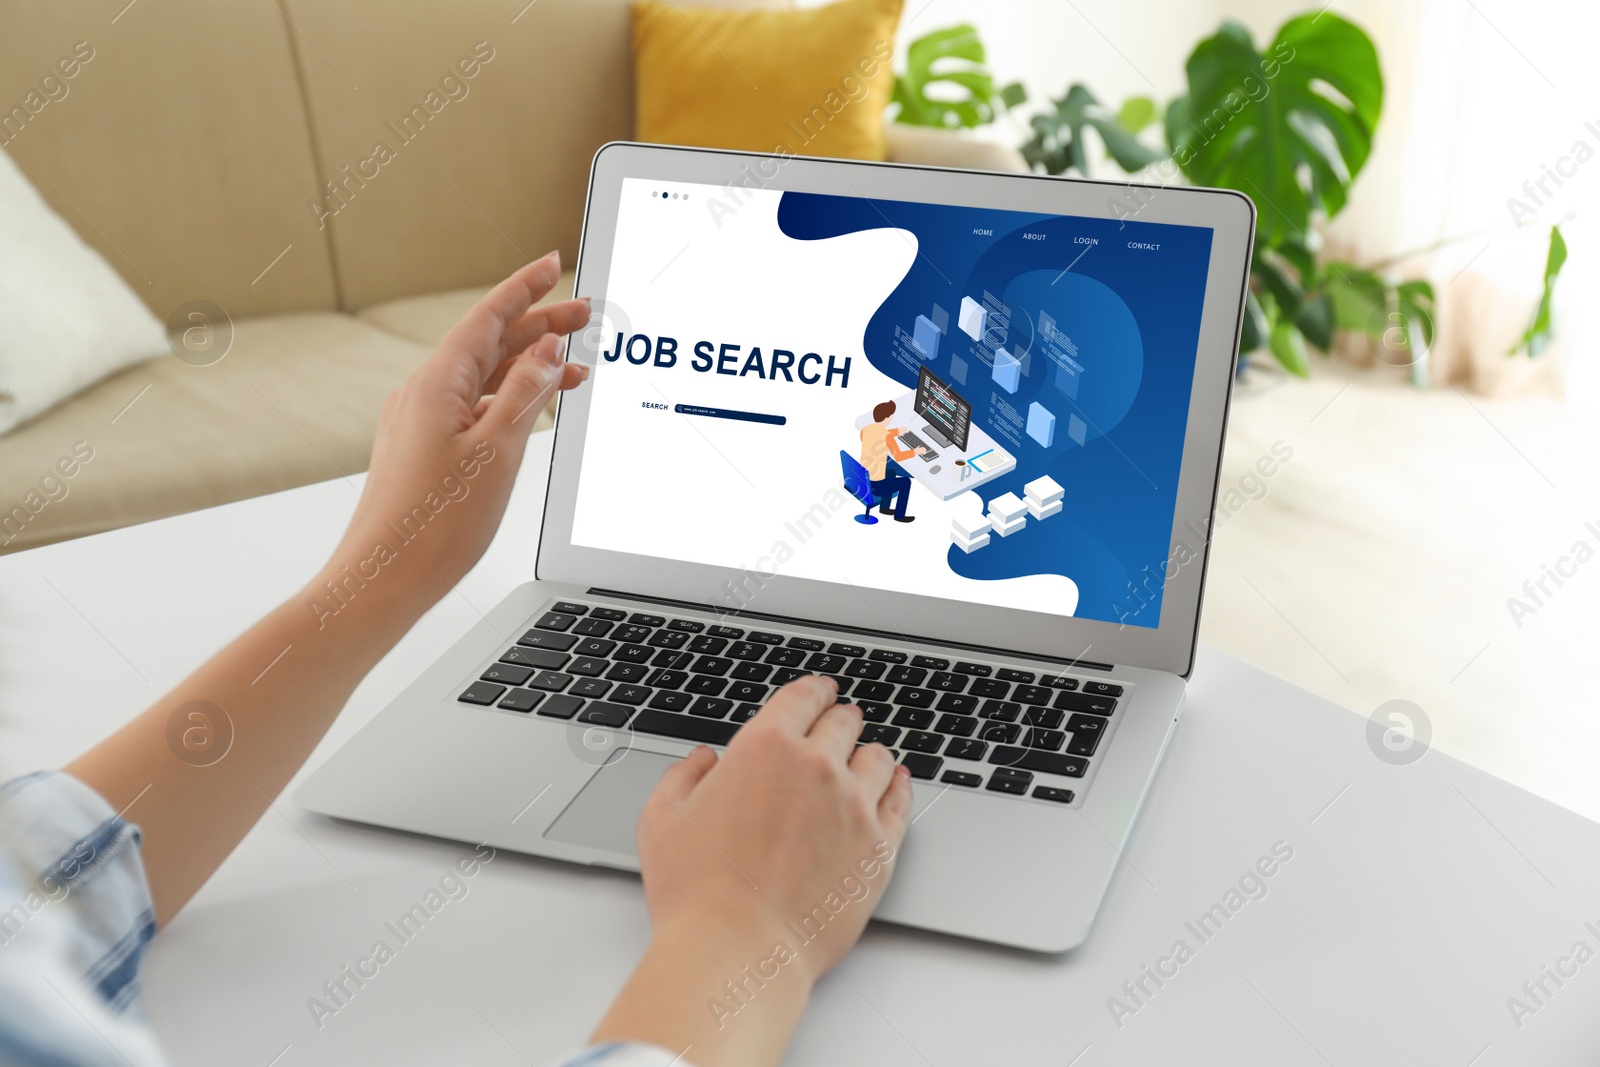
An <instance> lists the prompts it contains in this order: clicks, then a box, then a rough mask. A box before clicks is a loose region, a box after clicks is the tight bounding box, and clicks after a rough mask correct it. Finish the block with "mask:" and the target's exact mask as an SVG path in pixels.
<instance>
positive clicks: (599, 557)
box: [535, 141, 1256, 675]
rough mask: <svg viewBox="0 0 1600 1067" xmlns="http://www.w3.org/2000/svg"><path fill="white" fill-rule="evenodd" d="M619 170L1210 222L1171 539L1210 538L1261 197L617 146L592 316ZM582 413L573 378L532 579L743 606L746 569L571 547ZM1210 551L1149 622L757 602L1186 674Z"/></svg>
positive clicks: (855, 599)
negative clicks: (1256, 200) (1131, 209)
mask: <svg viewBox="0 0 1600 1067" xmlns="http://www.w3.org/2000/svg"><path fill="white" fill-rule="evenodd" d="M624 178H643V179H652V180H658V181H663V182H691V183H699V184H705V185H713V186H734V187H737V186H739V185H741V184H743V185H745V186H747V187H748V186H749V185H751V184H758V185H759V186H760V187H761V188H765V189H772V190H778V191H787V190H796V191H802V192H813V193H826V194H832V195H837V196H859V197H867V198H872V199H881V200H904V201H921V202H925V203H939V204H952V205H959V206H966V207H975V208H989V209H996V210H1009V211H1023V212H1038V213H1043V214H1052V215H1080V216H1100V217H1111V218H1117V217H1118V215H1119V212H1120V213H1121V214H1122V217H1124V218H1126V217H1129V215H1130V214H1132V215H1133V217H1134V218H1135V219H1136V220H1137V221H1141V222H1157V223H1173V224H1177V225H1184V226H1203V227H1207V228H1209V229H1211V230H1212V231H1213V237H1212V244H1211V262H1210V267H1209V271H1208V274H1207V277H1206V290H1205V302H1204V306H1203V309H1202V312H1201V323H1200V335H1199V343H1198V346H1197V353H1196V360H1195V372H1194V381H1193V384H1192V388H1191V393H1190V398H1189V413H1188V422H1187V425H1186V428H1185V433H1184V447H1183V458H1182V465H1181V468H1180V473H1179V479H1178V490H1177V498H1176V506H1175V508H1174V517H1173V542H1172V545H1173V546H1176V544H1177V542H1178V538H1179V537H1180V534H1181V535H1182V536H1183V538H1184V541H1185V543H1186V544H1192V541H1193V540H1194V539H1195V538H1194V536H1193V531H1195V530H1199V531H1201V532H1202V533H1203V532H1205V531H1208V530H1209V529H1210V523H1209V517H1210V515H1211V514H1212V511H1213V509H1214V507H1215V503H1216V495H1217V491H1218V479H1219V475H1220V458H1221V451H1222V444H1223V434H1224V431H1225V430H1226V426H1227V408H1228V400H1229V396H1230V392H1231V387H1232V382H1233V374H1234V367H1235V363H1236V360H1237V354H1238V344H1239V331H1240V328H1241V325H1242V321H1243V314H1244V298H1245V291H1246V288H1247V283H1248V279H1249V269H1250V249H1251V245H1252V241H1253V239H1254V232H1255V214H1256V212H1255V205H1254V204H1253V203H1252V202H1251V201H1250V199H1249V198H1248V197H1246V196H1244V195H1243V194H1242V193H1238V192H1234V191H1233V190H1225V189H1196V188H1192V187H1187V186H1158V185H1140V184H1132V183H1126V182H1106V181H1096V180H1088V179H1077V178H1054V177H1047V176H1043V175H1034V174H999V173H984V172H974V171H962V170H952V169H947V168H941V167H926V166H914V165H907V164H896V163H869V162H857V161H846V160H825V159H812V158H805V157H798V156H772V155H766V154H763V153H753V152H731V151H724V150H716V149H702V148H679V147H668V146H662V145H644V144H635V143H632V142H625V141H618V142H612V143H610V144H607V145H604V146H603V147H601V149H600V150H599V151H598V152H597V153H596V154H595V157H594V161H593V164H592V166H591V169H590V179H589V195H588V201H587V206H586V210H585V213H584V226H583V236H582V240H581V244H580V250H579V256H578V263H577V276H576V281H575V286H574V292H575V295H577V296H580V297H588V298H590V299H591V300H592V301H593V304H594V307H595V309H596V311H595V313H596V315H597V316H598V315H600V314H602V313H604V312H605V311H606V309H607V305H606V304H605V298H606V291H605V288H606V284H607V282H608V280H609V278H610V272H611V256H612V251H613V244H614V240H615V236H616V223H617V208H618V205H619V198H620V194H621V190H622V183H623V179H624ZM1130 206H1134V207H1135V212H1129V211H1128V209H1129V207H1130ZM622 311H624V312H625V309H622ZM600 332H601V331H598V330H588V331H580V332H578V333H574V334H572V335H571V336H570V337H569V338H568V348H567V358H568V359H570V360H574V361H577V362H582V363H584V364H586V365H588V366H589V367H590V368H591V371H592V370H594V369H595V368H596V364H597V363H598V362H599V361H598V352H599V349H600V347H601V346H600V344H599V335H600ZM588 416H589V390H588V389H586V388H582V387H580V388H578V389H576V390H574V391H572V392H569V393H566V394H563V395H562V397H561V401H560V405H559V409H558V413H557V421H556V430H555V443H554V447H553V448H552V450H551V465H550V477H549V484H548V489H547V493H546V497H545V510H544V523H543V526H542V528H541V531H540V538H539V546H538V550H537V557H536V561H535V574H536V576H537V577H539V578H541V579H546V580H552V581H561V582H570V583H575V584H581V585H587V586H591V587H600V588H606V589H612V590H618V591H623V592H629V593H634V594H638V595H642V596H649V597H656V598H661V599H665V600H674V601H679V602H682V603H687V604H697V605H706V606H709V607H711V608H712V609H713V610H719V611H727V612H730V613H732V611H733V609H735V608H737V607H739V606H741V605H743V604H744V603H745V602H746V601H745V599H744V598H742V597H741V596H740V595H739V593H738V592H737V591H738V590H740V589H748V588H749V584H750V580H751V572H750V571H749V570H748V569H745V568H741V567H739V566H736V565H730V566H727V567H719V566H711V565H708V564H702V563H688V562H681V561H677V560H671V561H668V560H665V559H664V558H663V557H659V556H651V555H648V554H646V553H645V552H644V551H641V552H638V553H630V552H617V551H612V550H609V549H599V548H590V547H586V546H580V545H574V544H573V543H572V526H573V511H574V507H575V505H576V502H577V496H578V484H579V481H580V479H581V477H582V472H583V443H584V441H585V439H586V436H587V432H588ZM841 492H842V490H841ZM641 519H642V521H640V522H639V524H638V526H639V529H640V531H641V532H640V537H641V541H642V540H643V539H645V538H648V536H649V535H648V530H649V520H648V517H647V516H646V517H641ZM640 547H641V549H643V548H644V545H643V544H642V543H641V546H640ZM1169 551H1175V548H1169ZM1209 555H1210V538H1209V536H1205V537H1204V538H1203V543H1202V545H1201V547H1200V548H1199V551H1198V557H1199V558H1198V560H1197V561H1191V562H1188V563H1187V564H1185V565H1182V566H1179V567H1177V568H1176V573H1175V574H1174V573H1171V571H1172V568H1171V567H1170V566H1169V567H1168V568H1167V570H1168V572H1169V573H1168V577H1167V580H1166V582H1165V587H1164V592H1163V597H1162V605H1161V613H1160V621H1159V625H1158V626H1156V627H1154V628H1151V627H1141V626H1134V625H1126V626H1124V625H1119V624H1117V623H1114V622H1102V621H1099V620H1093V619H1086V618H1078V617H1068V616H1061V615H1054V614H1049V613H1045V612H1028V611H1021V610H1017V609H1013V608H1002V607H993V606H989V605H982V604H972V603H962V602H957V601H952V600H947V599H944V598H942V597H928V596H919V595H917V594H913V593H899V592H892V591H889V590H881V589H867V588H863V587H860V586H856V585H853V584H850V583H847V582H846V583H841V582H829V581H824V580H821V579H813V578H796V577H789V576H785V575H783V574H778V573H773V574H767V575H759V576H757V577H758V579H759V582H760V592H759V598H758V599H759V602H758V603H753V604H751V607H753V608H756V609H758V610H759V611H760V612H761V613H762V614H765V615H768V616H773V615H776V616H782V617H790V618H796V619H802V620H814V621H817V622H821V623H828V624H833V625H837V626H844V627H849V628H853V629H860V630H866V631H874V632H881V633H887V634H895V635H900V636H903V637H907V638H913V639H914V638H918V637H922V638H928V639H932V640H939V641H949V642H954V643H958V644H964V645H970V646H974V647H979V648H991V649H996V650H998V651H1002V652H1013V653H1021V654H1027V655H1032V656H1039V657H1044V658H1048V659H1057V660H1087V661H1093V662H1102V663H1110V664H1127V665H1130V666H1138V667H1147V668H1151V669H1154V670H1164V671H1169V672H1171V673H1174V674H1180V675H1187V674H1188V673H1189V670H1190V667H1191V665H1192V664H1193V660H1194V649H1195V641H1196V635H1197V633H1198V630H1199V612H1200V605H1201V596H1202V591H1203V589H1204V575H1205V568H1206V565H1207V564H1208V562H1209ZM1170 558H1171V557H1169V559H1170ZM1157 562H1159V561H1157ZM1196 562H1198V564H1199V565H1198V566H1196V565H1195V563H1196ZM663 563H669V564H670V565H668V566H663ZM741 583H742V584H741Z"/></svg>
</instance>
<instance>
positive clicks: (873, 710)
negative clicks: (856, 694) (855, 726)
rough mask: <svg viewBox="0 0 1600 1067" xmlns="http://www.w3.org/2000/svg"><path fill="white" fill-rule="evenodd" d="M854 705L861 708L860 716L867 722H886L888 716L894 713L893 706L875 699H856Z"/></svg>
mask: <svg viewBox="0 0 1600 1067" xmlns="http://www.w3.org/2000/svg"><path fill="white" fill-rule="evenodd" d="M856 707H858V708H860V709H861V717H862V718H863V719H865V720H867V721H868V722H888V721H889V716H890V715H893V714H894V709H893V708H891V707H890V706H889V705H887V704H880V703H878V702H877V701H876V700H860V701H857V702H856Z"/></svg>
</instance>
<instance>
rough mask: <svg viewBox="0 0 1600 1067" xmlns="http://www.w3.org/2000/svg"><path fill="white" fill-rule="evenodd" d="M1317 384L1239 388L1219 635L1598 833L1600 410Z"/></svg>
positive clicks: (1353, 377) (1394, 380)
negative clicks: (1408, 728) (1593, 823)
mask: <svg viewBox="0 0 1600 1067" xmlns="http://www.w3.org/2000/svg"><path fill="white" fill-rule="evenodd" d="M1313 371H1314V374H1313V377H1312V379H1311V380H1310V381H1298V380H1295V379H1289V378H1286V377H1284V376H1282V375H1279V374H1268V373H1264V372H1257V374H1256V376H1255V377H1254V378H1252V379H1249V380H1248V381H1247V382H1246V383H1242V384H1241V388H1240V389H1239V390H1238V392H1237V393H1236V399H1235V403H1234V408H1233V414H1232V416H1231V423H1230V426H1229V435H1228V444H1227V450H1226V454H1225V459H1224V464H1223V490H1224V492H1223V496H1222V501H1223V505H1224V510H1223V512H1222V513H1221V514H1219V520H1218V526H1217V530H1216V534H1215V537H1214V549H1215V551H1214V554H1213V561H1212V569H1211V572H1210V579H1209V582H1208V585H1207V590H1206V604H1205V609H1204V615H1203V618H1202V625H1201V636H1202V639H1203V640H1206V641H1209V642H1210V643H1212V644H1214V645H1217V646H1220V647H1221V648H1223V649H1226V650H1227V651H1229V652H1232V653H1234V654H1236V655H1238V656H1240V657H1242V658H1244V659H1247V660H1249V661H1250V662H1253V663H1255V664H1258V665H1259V666H1262V667H1264V668H1266V669H1267V670H1270V671H1272V672H1274V673H1276V674H1279V675H1281V676H1283V677H1285V678H1288V679H1289V680H1291V681H1293V682H1295V683H1296V684H1298V685H1301V686H1303V687H1305V688H1307V689H1310V690H1313V691H1315V692H1317V693H1320V694H1323V695H1325V696H1327V697H1329V698H1331V699H1333V700H1336V701H1338V702H1339V703H1342V704H1344V705H1346V706H1347V707H1351V708H1354V709H1356V710H1358V711H1360V712H1362V713H1371V712H1373V711H1374V710H1376V709H1377V708H1379V706H1380V705H1383V704H1385V703H1386V702H1388V701H1392V700H1406V701H1410V702H1411V703H1412V704H1414V705H1415V706H1416V707H1417V708H1418V709H1420V714H1417V713H1415V712H1412V713H1410V717H1411V718H1413V719H1416V720H1418V721H1419V729H1418V733H1419V735H1424V736H1425V733H1426V732H1427V731H1431V734H1432V739H1433V741H1432V743H1433V744H1434V746H1435V747H1437V748H1438V749H1440V750H1441V751H1444V752H1448V753H1450V754H1452V755H1455V756H1458V757H1460V758H1462V759H1465V760H1467V761H1469V762H1471V763H1473V764H1475V765H1477V766H1479V767H1482V768H1484V769H1485V770H1488V771H1489V772H1491V773H1493V774H1495V775H1498V776H1500V777H1502V778H1505V779H1508V780H1510V781H1512V782H1515V783H1517V784H1519V785H1521V786H1523V787H1525V788H1527V789H1530V790H1533V791H1535V792H1538V793H1540V794H1541V795H1543V796H1545V797H1548V798H1549V799H1551V800H1554V801H1556V802H1557V803H1559V804H1562V805H1564V806H1566V807H1569V808H1572V809H1573V810H1576V811H1578V812H1581V813H1583V814H1585V815H1587V816H1588V817H1590V818H1594V819H1600V775H1597V774H1596V773H1595V766H1596V760H1597V757H1600V714H1597V712H1600V697H1597V696H1596V687H1595V684H1594V678H1593V674H1594V666H1595V664H1594V661H1595V658H1596V654H1597V652H1600V415H1596V414H1595V413H1593V412H1588V411H1584V410H1581V409H1579V408H1576V407H1574V406H1572V405H1568V404H1566V403H1564V402H1563V401H1561V400H1559V399H1557V398H1554V397H1551V396H1537V397H1527V398H1523V399H1514V400H1500V401H1490V400H1486V399H1484V398H1482V397H1477V396H1472V395H1470V394H1466V393H1463V392H1461V391H1458V390H1457V389H1455V388H1452V387H1448V386H1447V387H1444V388H1440V389H1435V390H1433V391H1428V392H1422V391H1418V390H1416V389H1413V388H1412V387H1410V386H1408V385H1406V384H1405V383H1404V382H1403V381H1401V380H1400V379H1399V378H1398V377H1397V376H1393V372H1392V371H1390V370H1389V369H1388V368H1382V367H1380V368H1377V370H1376V371H1365V370H1358V369H1355V368H1347V367H1344V366H1341V365H1339V364H1335V363H1330V362H1327V361H1323V362H1321V363H1319V365H1318V366H1316V367H1314V368H1313ZM1274 446H1276V447H1277V451H1278V453H1279V454H1280V455H1281V454H1283V453H1284V452H1285V451H1287V452H1288V454H1289V458H1288V459H1287V460H1284V461H1283V462H1281V463H1277V464H1276V465H1275V464H1273V463H1271V462H1268V463H1266V464H1264V467H1263V469H1267V470H1272V471H1273V473H1272V474H1271V476H1270V477H1261V476H1260V475H1259V472H1256V474H1255V476H1254V477H1252V468H1253V465H1254V464H1256V462H1257V461H1258V460H1259V459H1260V458H1261V457H1263V456H1272V455H1273V450H1274ZM1241 479H1244V481H1243V483H1242V484H1241ZM1229 487H1233V488H1235V489H1237V490H1238V492H1237V494H1236V495H1235V496H1233V497H1231V498H1230V497H1229V496H1228V495H1227V492H1226V490H1227V489H1228V488H1229ZM1230 502H1231V504H1232V505H1233V508H1232V510H1231V511H1230V510H1228V507H1227V506H1228V504H1229V503H1230ZM1586 524H1592V525H1586ZM1580 542H1581V544H1580ZM1547 568H1548V569H1547ZM1562 572H1564V573H1565V576H1563V573H1562ZM1541 579H1542V582H1543V588H1542V589H1541V588H1540V582H1541ZM1525 582H1527V583H1529V586H1528V587H1527V588H1525V586H1524V583H1525ZM1513 598H1515V602H1513ZM1518 604H1520V605H1522V606H1520V607H1519V606H1518ZM1386 710H1388V709H1386ZM1390 721H1394V720H1390ZM1394 740H1395V741H1396V742H1398V741H1399V740H1400V739H1399V738H1395V739H1394Z"/></svg>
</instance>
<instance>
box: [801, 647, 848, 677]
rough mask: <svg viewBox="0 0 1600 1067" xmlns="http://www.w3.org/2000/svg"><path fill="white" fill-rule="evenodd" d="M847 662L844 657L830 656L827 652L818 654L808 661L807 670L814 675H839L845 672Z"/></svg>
mask: <svg viewBox="0 0 1600 1067" xmlns="http://www.w3.org/2000/svg"><path fill="white" fill-rule="evenodd" d="M847 662H848V661H847V660H846V659H845V658H844V657H843V656H830V655H829V654H828V653H826V652H818V653H817V654H816V655H814V656H812V657H811V658H810V659H808V660H806V670H808V671H811V672H812V673H813V674H838V673H839V672H840V671H842V670H844V665H845V663H847Z"/></svg>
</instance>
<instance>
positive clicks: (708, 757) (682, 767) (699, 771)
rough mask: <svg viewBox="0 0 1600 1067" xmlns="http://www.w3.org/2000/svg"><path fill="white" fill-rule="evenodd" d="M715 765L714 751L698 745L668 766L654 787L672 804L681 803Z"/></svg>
mask: <svg viewBox="0 0 1600 1067" xmlns="http://www.w3.org/2000/svg"><path fill="white" fill-rule="evenodd" d="M716 765H717V754H716V752H715V751H714V750H712V749H710V748H707V747H706V746H705V745H700V746H698V747H697V748H696V749H695V750H694V751H693V752H691V753H689V754H688V755H687V756H685V757H684V758H683V759H681V760H679V761H678V762H677V763H674V764H673V765H672V766H670V767H668V768H667V771H666V773H665V774H663V775H662V776H661V778H660V780H659V781H657V782H656V788H657V789H659V790H661V793H662V795H663V796H665V797H666V798H667V799H668V800H670V801H672V802H673V803H674V804H682V803H683V802H684V801H685V800H688V799H689V794H690V793H693V792H694V789H695V786H697V785H699V784H700V780H701V779H703V778H704V777H705V776H706V775H707V774H708V773H710V771H711V768H713V767H715V766H716Z"/></svg>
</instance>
